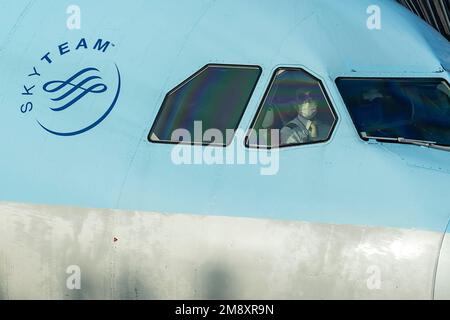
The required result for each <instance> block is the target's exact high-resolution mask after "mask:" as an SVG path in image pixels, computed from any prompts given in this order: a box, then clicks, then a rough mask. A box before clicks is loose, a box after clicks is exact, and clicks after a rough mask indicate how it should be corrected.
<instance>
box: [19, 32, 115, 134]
mask: <svg viewBox="0 0 450 320" xmlns="http://www.w3.org/2000/svg"><path fill="white" fill-rule="evenodd" d="M114 47H115V45H114V44H113V43H111V42H110V41H105V40H103V39H97V40H96V41H93V42H92V43H91V44H89V42H88V40H86V39H85V38H81V39H80V40H79V41H77V42H75V43H74V44H72V45H71V43H69V42H64V43H62V44H60V45H58V46H56V47H55V49H54V50H51V51H47V52H46V53H45V54H43V55H42V56H41V58H40V59H39V60H38V63H36V65H34V66H33V67H32V68H30V70H31V71H30V72H29V73H28V74H27V80H26V84H24V85H23V90H22V93H21V94H22V96H24V97H26V98H27V99H28V100H27V101H24V103H23V104H22V105H21V106H20V112H21V113H22V114H27V115H28V114H29V115H34V117H32V118H33V120H35V122H36V123H37V124H38V126H40V127H41V128H42V129H44V130H45V131H47V132H48V133H51V134H54V135H57V136H75V135H79V134H82V133H84V132H87V131H89V130H91V129H93V128H95V127H96V126H98V125H99V124H100V123H102V122H103V121H104V120H105V119H106V118H107V117H108V115H109V114H110V113H111V111H112V110H113V109H114V107H115V106H116V103H117V100H118V98H119V95H120V88H121V77H120V71H119V68H118V66H117V64H116V63H115V62H114V61H111V60H110V59H109V58H108V55H107V53H108V51H110V50H111V48H114Z"/></svg>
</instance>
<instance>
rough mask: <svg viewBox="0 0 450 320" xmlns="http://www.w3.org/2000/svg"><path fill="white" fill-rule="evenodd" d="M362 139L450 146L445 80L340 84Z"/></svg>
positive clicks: (348, 81)
mask: <svg viewBox="0 0 450 320" xmlns="http://www.w3.org/2000/svg"><path fill="white" fill-rule="evenodd" d="M336 83H337V86H338V88H339V91H340V92H341V95H342V97H343V99H344V102H345V104H346V106H347V108H348V110H349V112H350V115H351V117H352V119H353V122H354V123H355V126H356V129H357V130H358V132H359V134H360V136H361V138H363V139H367V138H371V137H372V138H380V140H384V141H389V140H390V141H394V142H395V141H397V142H402V141H417V142H424V143H426V144H436V145H443V146H448V145H450V88H449V86H448V84H447V82H445V81H444V80H441V79H351V78H340V79H338V80H337V81H336Z"/></svg>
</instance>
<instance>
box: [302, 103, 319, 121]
mask: <svg viewBox="0 0 450 320" xmlns="http://www.w3.org/2000/svg"><path fill="white" fill-rule="evenodd" d="M299 113H300V115H301V116H302V117H303V118H305V119H308V120H311V119H313V118H314V117H315V116H316V114H317V105H316V104H315V103H313V102H305V103H303V104H302V105H300V112H299Z"/></svg>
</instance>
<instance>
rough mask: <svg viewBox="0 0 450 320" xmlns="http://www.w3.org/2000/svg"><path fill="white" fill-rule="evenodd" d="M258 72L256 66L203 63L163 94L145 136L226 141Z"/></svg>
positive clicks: (156, 139)
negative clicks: (194, 71)
mask: <svg viewBox="0 0 450 320" xmlns="http://www.w3.org/2000/svg"><path fill="white" fill-rule="evenodd" d="M260 74H261V69H260V68H259V67H256V66H230V65H207V66H205V67H204V68H202V69H201V70H200V71H198V72H197V73H196V74H194V75H193V76H192V77H191V78H189V79H188V80H186V81H185V82H183V83H182V84H181V85H179V86H178V87H176V88H175V89H173V90H172V91H171V92H169V93H168V94H167V96H166V98H165V99H164V102H163V105H162V106H161V109H160V112H159V114H158V116H157V117H156V120H155V123H154V124H153V127H152V130H151V131H150V134H149V140H150V141H153V142H166V143H179V142H182V143H189V144H213V145H219V146H224V145H228V144H230V143H231V141H232V139H233V132H234V131H235V129H236V128H237V127H238V125H239V121H240V120H241V117H242V115H243V113H244V111H245V108H246V106H247V104H248V102H249V100H250V97H251V95H252V93H253V89H254V88H255V86H256V82H257V81H258V78H259V76H260ZM230 132H231V133H230Z"/></svg>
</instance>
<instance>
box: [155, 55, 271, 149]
mask: <svg viewBox="0 0 450 320" xmlns="http://www.w3.org/2000/svg"><path fill="white" fill-rule="evenodd" d="M211 67H225V68H240V69H242V68H253V69H257V70H258V76H257V78H256V81H255V84H254V85H253V87H252V90H251V91H250V94H249V98H248V99H247V101H246V103H245V106H244V108H243V110H242V112H241V115H240V116H239V120H238V122H237V125H236V128H233V130H234V131H236V130H237V129H238V128H239V126H240V124H241V122H242V118H243V117H244V115H245V112H246V111H247V108H248V105H249V104H250V101H251V99H252V98H253V95H254V93H255V90H256V87H257V86H258V83H259V81H260V79H261V75H262V71H263V70H262V67H261V66H259V65H251V64H225V63H208V64H206V65H204V66H203V67H201V68H200V69H198V70H197V71H195V72H194V73H193V74H191V75H190V76H189V77H188V78H187V79H185V80H183V81H182V82H181V83H180V84H178V85H177V86H175V87H174V88H173V89H171V90H170V91H169V92H167V93H166V95H165V96H164V99H163V101H162V103H161V105H160V107H159V110H158V113H157V114H156V116H155V118H154V120H153V124H152V126H151V128H150V131H149V133H148V135H147V140H148V142H150V143H157V144H172V145H177V144H180V145H191V146H204V147H207V146H211V147H222V148H226V147H228V146H230V145H231V144H232V143H233V140H234V138H235V133H236V132H235V133H234V134H233V138H232V139H231V140H230V142H229V143H227V141H224V143H223V144H217V143H205V142H203V141H202V142H201V143H200V142H195V141H193V140H192V141H190V142H185V141H171V140H157V141H155V140H152V139H151V135H152V133H153V130H154V129H155V127H156V124H157V122H158V120H159V118H160V116H161V114H162V112H163V110H164V104H165V103H166V102H167V99H168V98H169V97H170V95H172V94H174V93H175V92H176V91H178V90H179V89H180V88H182V87H184V86H185V85H187V84H188V83H189V82H191V81H192V80H193V79H195V78H196V77H197V76H199V75H200V74H202V73H203V72H204V71H205V70H207V69H208V68H211ZM206 130H207V129H206ZM206 130H204V131H206ZM203 133H204V132H203ZM202 140H203V139H202ZM225 140H226V139H225Z"/></svg>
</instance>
